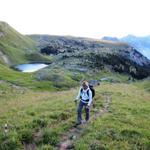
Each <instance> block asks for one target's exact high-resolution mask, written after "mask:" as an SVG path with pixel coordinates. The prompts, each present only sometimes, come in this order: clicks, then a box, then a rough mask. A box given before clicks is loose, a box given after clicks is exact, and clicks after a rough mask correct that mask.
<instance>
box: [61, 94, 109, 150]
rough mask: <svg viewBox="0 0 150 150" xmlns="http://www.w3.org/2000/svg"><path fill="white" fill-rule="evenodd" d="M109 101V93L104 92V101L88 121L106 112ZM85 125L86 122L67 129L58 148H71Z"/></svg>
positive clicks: (65, 149)
mask: <svg viewBox="0 0 150 150" xmlns="http://www.w3.org/2000/svg"><path fill="white" fill-rule="evenodd" d="M110 101H111V97H110V94H104V103H103V107H102V109H100V110H99V111H98V112H96V113H95V114H94V115H93V116H91V118H90V121H89V123H90V122H92V121H94V120H96V119H97V118H98V117H100V116H102V115H103V114H104V113H106V112H108V109H109V104H110ZM87 125H88V124H82V125H80V126H79V127H76V128H75V127H72V128H70V129H69V131H68V132H67V133H66V134H64V135H63V136H62V138H61V141H60V144H59V146H58V150H67V149H73V142H74V140H75V139H78V138H80V136H81V135H82V133H83V132H84V129H85V127H86V126H87Z"/></svg>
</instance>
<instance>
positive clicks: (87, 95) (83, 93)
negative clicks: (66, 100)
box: [75, 81, 92, 126]
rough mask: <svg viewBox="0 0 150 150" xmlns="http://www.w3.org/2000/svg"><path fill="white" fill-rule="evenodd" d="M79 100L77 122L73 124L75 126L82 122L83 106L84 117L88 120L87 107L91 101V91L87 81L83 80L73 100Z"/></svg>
mask: <svg viewBox="0 0 150 150" xmlns="http://www.w3.org/2000/svg"><path fill="white" fill-rule="evenodd" d="M78 100H80V101H79V105H78V108H77V123H76V124H75V126H77V125H80V124H82V109H83V107H84V109H85V113H86V117H85V121H86V122H88V121H89V117H90V114H89V107H90V105H91V102H92V92H91V90H90V88H89V83H88V82H87V81H83V82H82V86H81V88H80V90H79V93H78V95H77V97H76V99H75V102H77V101H78Z"/></svg>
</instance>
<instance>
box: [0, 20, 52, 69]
mask: <svg viewBox="0 0 150 150" xmlns="http://www.w3.org/2000/svg"><path fill="white" fill-rule="evenodd" d="M0 33H1V36H0V52H1V53H3V54H4V55H6V56H7V58H8V59H9V63H6V62H4V60H3V58H2V56H0V63H3V64H7V65H9V66H12V65H15V64H20V63H25V62H29V61H30V62H51V58H50V57H47V56H43V55H41V54H40V53H38V52H37V47H36V43H35V42H34V41H33V40H32V39H31V38H29V37H28V36H25V35H22V34H20V33H19V32H17V31H16V30H15V29H13V28H12V27H11V26H9V25H8V24H7V23H5V22H0Z"/></svg>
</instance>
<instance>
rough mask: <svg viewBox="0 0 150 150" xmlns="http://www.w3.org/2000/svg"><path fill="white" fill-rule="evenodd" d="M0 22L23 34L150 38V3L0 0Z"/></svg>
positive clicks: (130, 0) (131, 0)
mask: <svg viewBox="0 0 150 150" xmlns="http://www.w3.org/2000/svg"><path fill="white" fill-rule="evenodd" d="M0 4H1V8H0V20H1V21H6V22H7V23H9V24H10V25H11V26H13V27H14V28H15V29H16V30H18V31H19V32H21V33H22V34H51V35H73V36H82V37H91V38H97V39H99V38H101V37H103V36H117V37H122V36H126V35H127V34H134V35H137V36H145V35H150V20H149V14H150V9H149V6H150V1H149V0H0Z"/></svg>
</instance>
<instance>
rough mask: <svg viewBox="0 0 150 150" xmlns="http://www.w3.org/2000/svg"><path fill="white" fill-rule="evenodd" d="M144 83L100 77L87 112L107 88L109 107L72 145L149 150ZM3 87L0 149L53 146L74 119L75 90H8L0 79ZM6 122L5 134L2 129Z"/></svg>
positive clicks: (98, 103)
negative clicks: (115, 80) (122, 81)
mask: <svg viewBox="0 0 150 150" xmlns="http://www.w3.org/2000/svg"><path fill="white" fill-rule="evenodd" d="M148 82H149V80H148V81H146V80H145V83H148ZM144 85H145V84H144ZM144 85H143V86H141V83H140V82H136V83H134V84H132V83H130V84H127V83H111V84H110V83H109V82H103V83H102V84H101V85H100V86H99V87H96V97H95V100H94V108H91V114H93V113H95V112H96V111H98V110H99V109H101V108H102V106H103V101H104V99H105V93H109V94H110V95H111V104H110V108H109V112H108V113H105V114H104V115H103V116H102V117H99V118H97V119H96V120H95V121H93V122H91V123H89V124H88V126H86V128H85V129H84V131H83V133H82V136H81V138H79V139H76V140H75V141H74V145H73V146H74V148H75V149H82V150H84V149H85V150H86V149H88V148H89V149H91V150H94V149H96V150H97V149H108V150H113V149H114V150H117V149H118V150H120V149H123V150H124V149H133V150H134V149H135V150H140V149H143V150H148V149H149V146H150V143H149V141H150V132H149V131H150V128H149V119H150V118H149V114H150V111H149V110H150V107H149V100H150V99H149V97H150V93H149V92H148V91H147V90H146V89H145V88H143V87H145V86H144ZM2 89H3V90H4V89H5V91H7V94H6V93H0V99H1V100H0V107H1V109H0V125H1V129H0V130H1V132H0V133H1V134H0V145H1V147H0V149H2V150H6V149H11V150H13V149H14V150H16V149H23V147H25V146H31V145H32V146H35V147H36V148H37V149H55V148H56V147H57V145H58V143H59V141H60V140H61V136H62V135H63V134H64V133H65V132H66V131H68V129H69V128H71V126H72V125H73V124H74V121H75V118H76V106H75V105H74V103H73V99H74V97H75V95H76V94H77V91H78V89H77V88H74V89H71V90H68V91H60V92H46V91H43V92H40V91H33V90H28V89H25V90H24V93H22V92H20V89H16V88H14V89H13V90H12V88H10V86H9V85H8V84H7V83H3V84H1V86H0V91H2ZM5 124H7V125H8V133H5V132H4V125H5Z"/></svg>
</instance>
